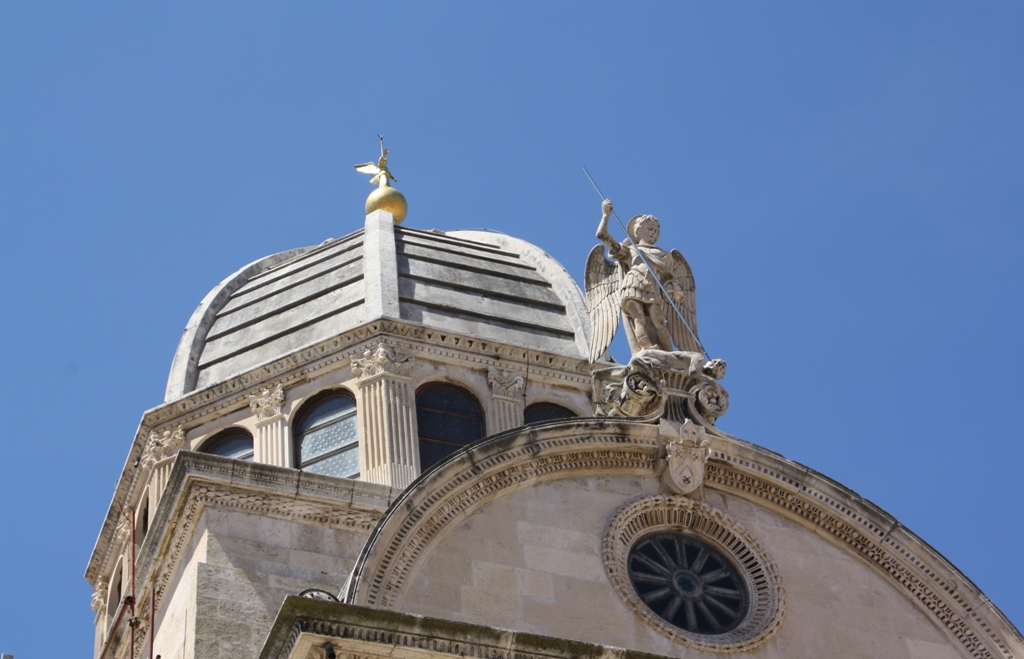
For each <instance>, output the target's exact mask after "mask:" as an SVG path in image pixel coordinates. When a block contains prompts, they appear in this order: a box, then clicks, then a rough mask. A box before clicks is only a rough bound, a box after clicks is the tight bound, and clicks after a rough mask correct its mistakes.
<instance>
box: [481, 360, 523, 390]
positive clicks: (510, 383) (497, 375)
mask: <svg viewBox="0 0 1024 659" xmlns="http://www.w3.org/2000/svg"><path fill="white" fill-rule="evenodd" d="M487 384H489V385H490V387H491V393H492V394H493V395H495V396H504V397H505V398H519V397H520V396H522V395H523V389H524V388H526V380H525V379H523V374H522V373H520V372H519V371H512V370H509V369H507V368H501V367H499V366H493V365H491V366H488V367H487Z"/></svg>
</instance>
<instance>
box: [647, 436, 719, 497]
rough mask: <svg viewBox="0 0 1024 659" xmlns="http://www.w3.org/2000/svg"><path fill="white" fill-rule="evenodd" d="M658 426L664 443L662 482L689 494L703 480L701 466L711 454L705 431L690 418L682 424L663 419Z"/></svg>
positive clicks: (678, 491) (673, 489)
mask: <svg viewBox="0 0 1024 659" xmlns="http://www.w3.org/2000/svg"><path fill="white" fill-rule="evenodd" d="M659 426H660V430H661V437H662V441H663V442H665V461H666V465H665V471H664V472H663V473H662V482H663V483H664V484H665V486H666V487H667V488H668V489H669V490H670V491H672V492H675V493H676V494H690V493H691V492H694V491H695V490H697V488H699V487H700V486H701V485H703V483H704V465H705V464H707V461H708V456H710V455H711V442H710V441H708V439H707V433H706V431H705V430H704V427H703V426H698V425H697V424H695V423H694V422H693V421H690V420H689V419H687V420H686V421H684V422H683V423H682V424H679V423H675V422H673V421H669V420H668V419H662V420H661V423H660V424H659Z"/></svg>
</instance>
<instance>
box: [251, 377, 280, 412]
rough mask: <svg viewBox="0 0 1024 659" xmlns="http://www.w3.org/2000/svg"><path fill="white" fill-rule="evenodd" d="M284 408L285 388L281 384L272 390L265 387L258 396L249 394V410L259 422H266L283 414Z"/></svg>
mask: <svg viewBox="0 0 1024 659" xmlns="http://www.w3.org/2000/svg"><path fill="white" fill-rule="evenodd" d="M283 407H284V386H283V385H281V384H280V383H278V384H277V386H276V387H274V388H273V389H271V388H270V387H263V389H262V390H260V392H259V393H258V394H255V393H252V394H249V409H250V410H252V413H253V414H255V415H256V420H257V421H266V420H267V419H269V418H271V417H275V416H277V415H278V414H280V413H281V408H283Z"/></svg>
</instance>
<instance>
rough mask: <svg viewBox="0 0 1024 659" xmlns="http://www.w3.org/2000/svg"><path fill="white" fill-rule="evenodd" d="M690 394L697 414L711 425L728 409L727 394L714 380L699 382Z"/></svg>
mask: <svg viewBox="0 0 1024 659" xmlns="http://www.w3.org/2000/svg"><path fill="white" fill-rule="evenodd" d="M690 392H691V393H692V394H693V402H694V405H695V406H696V408H697V412H698V413H699V414H700V415H701V416H702V417H703V418H704V419H705V420H706V421H707V422H708V423H710V424H712V425H714V423H715V421H717V420H718V418H719V417H720V416H722V415H723V414H725V413H726V411H727V410H728V409H729V392H728V391H726V390H725V389H724V388H722V385H720V384H718V383H717V382H715V381H714V380H707V381H705V382H701V383H700V384H698V385H696V386H695V387H693V388H692V389H691V390H690Z"/></svg>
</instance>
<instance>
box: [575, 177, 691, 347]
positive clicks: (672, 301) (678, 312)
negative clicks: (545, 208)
mask: <svg viewBox="0 0 1024 659" xmlns="http://www.w3.org/2000/svg"><path fill="white" fill-rule="evenodd" d="M583 173H584V174H586V175H587V178H588V179H590V184H591V185H592V186H594V190H596V191H597V194H598V196H599V197H601V199H607V198H608V197H606V196H604V193H603V192H601V188H599V187H597V182H596V181H595V180H594V177H593V176H591V175H590V172H588V171H587V168H586V167H585V166H584V167H583ZM612 217H614V218H615V221H616V222H618V223H619V227H620V228H621V229H622V233H624V234H626V235H627V236H629V231H627V230H626V225H625V224H623V223H622V220H620V219H619V214H618V213H616V212H615V208H614V207H613V208H612ZM636 253H637V254H639V255H640V259H641V260H642V261H643V262H644V265H646V266H647V270H648V271H650V273H651V276H652V277H654V281H655V282H656V283H657V284H658V288H660V289H661V293H662V295H664V296H665V299H666V300H668V303H669V304H670V305H672V310H673V311H675V312H676V315H677V316H679V320H681V321H683V327H685V328H686V331H687V332H689V333H690V336H692V337H693V340H694V341H696V342H697V347H698V348H700V351H701V354H703V355H704V359H705V360H710V359H711V358H710V357H709V356H708V351H707V350H705V349H704V344H702V343H701V342H700V339H698V338H697V333H696V332H694V331H693V329H692V328H691V327H690V323H688V322H686V317H685V316H683V312H682V311H680V310H679V307H677V306H676V303H675V301H674V300H673V299H672V296H671V295H669V294H668V291H667V290H665V285H664V284H662V283H661V279H659V278H658V273H657V271H656V270H655V269H654V268H653V267H651V263H650V261H648V260H647V257H646V256H644V251H643V250H642V249H640V246H639V245H637V246H636Z"/></svg>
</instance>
